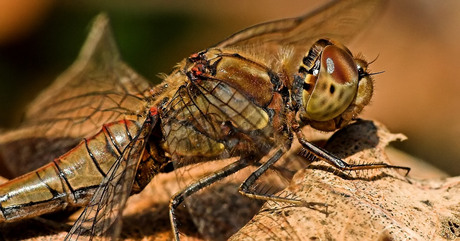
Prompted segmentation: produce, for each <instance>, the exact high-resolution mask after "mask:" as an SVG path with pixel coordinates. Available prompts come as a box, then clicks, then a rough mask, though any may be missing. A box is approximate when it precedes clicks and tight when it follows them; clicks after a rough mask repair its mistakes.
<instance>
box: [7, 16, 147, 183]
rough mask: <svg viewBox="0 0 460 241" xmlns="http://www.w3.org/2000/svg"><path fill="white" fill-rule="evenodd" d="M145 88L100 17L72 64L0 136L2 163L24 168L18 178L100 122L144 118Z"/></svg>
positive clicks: (97, 126) (106, 19) (99, 126)
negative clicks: (22, 117) (19, 120)
mask: <svg viewBox="0 0 460 241" xmlns="http://www.w3.org/2000/svg"><path fill="white" fill-rule="evenodd" d="M148 89H149V84H148V82H147V81H146V80H145V79H144V78H142V77H141V76H139V75H138V74H136V72H135V71H134V70H132V69H131V68H130V67H129V66H127V65H126V64H125V63H124V62H123V61H122V60H121V59H120V55H119V53H118V49H117V47H116V44H115V41H114V39H113V36H112V33H111V31H110V27H109V21H108V18H107V16H105V15H99V16H98V17H97V18H96V19H95V21H94V24H93V26H92V29H91V31H90V34H89V36H88V38H87V40H86V43H85V44H84V46H83V48H82V50H81V52H80V55H79V57H78V58H77V60H76V61H75V63H74V64H73V65H72V66H71V67H70V68H69V69H67V70H66V71H65V72H64V73H63V74H62V75H61V76H59V77H58V78H57V79H56V80H55V82H54V83H53V84H52V85H51V86H50V87H48V88H47V89H46V90H44V91H43V92H42V93H41V94H40V95H39V96H38V97H37V98H36V99H35V100H34V101H33V103H32V104H31V105H30V106H29V108H28V110H27V113H26V115H25V120H24V123H23V124H22V125H21V126H20V127H19V128H18V129H16V130H13V131H10V132H7V133H5V134H3V135H1V136H0V160H1V159H3V160H1V161H3V162H4V163H5V165H13V164H11V163H15V165H17V166H20V167H23V168H24V169H25V170H13V171H12V172H14V173H15V174H16V175H17V174H21V173H24V172H26V171H30V169H34V168H36V167H39V166H41V165H43V164H44V163H47V162H49V161H50V160H52V159H54V158H55V157H57V156H59V155H61V154H63V153H65V152H66V151H68V149H69V147H72V146H74V145H75V144H76V143H78V141H80V140H81V139H82V138H83V137H88V136H92V135H94V134H95V133H97V131H98V130H99V129H100V128H101V126H102V125H103V124H105V123H110V122H114V121H116V120H120V119H122V118H123V116H124V115H137V114H145V111H146V109H147V108H146V107H145V95H144V92H145V91H146V90H148ZM31 160H33V163H31V162H30V161H31ZM9 168H10V169H14V167H9Z"/></svg>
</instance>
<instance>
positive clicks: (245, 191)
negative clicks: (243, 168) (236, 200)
mask: <svg viewBox="0 0 460 241" xmlns="http://www.w3.org/2000/svg"><path fill="white" fill-rule="evenodd" d="M284 153H285V151H283V150H282V149H279V150H278V151H277V152H276V153H275V154H274V155H273V156H272V157H270V159H268V160H267V161H266V162H265V163H263V164H262V165H261V166H260V167H259V168H257V170H255V171H254V172H253V173H251V175H250V176H249V177H248V178H246V180H245V181H244V182H243V183H242V184H241V185H240V188H239V190H238V191H239V192H240V193H241V194H242V195H244V196H247V197H249V198H254V199H259V200H265V201H274V202H285V203H291V204H295V205H302V206H307V207H311V208H314V206H318V205H319V206H325V204H324V203H318V202H305V201H302V200H300V199H296V198H292V197H282V196H276V195H270V194H260V193H255V192H254V191H251V189H250V187H251V186H252V185H253V184H254V183H255V182H256V181H257V179H259V177H260V176H262V175H263V174H264V173H265V172H266V171H267V170H268V168H270V166H272V165H273V164H274V163H275V162H277V161H278V160H279V159H280V158H281V157H282V156H283V154H284Z"/></svg>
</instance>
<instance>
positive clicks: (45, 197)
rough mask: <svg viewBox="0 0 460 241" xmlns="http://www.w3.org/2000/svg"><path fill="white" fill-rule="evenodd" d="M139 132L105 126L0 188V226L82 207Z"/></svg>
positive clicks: (130, 126) (130, 125) (135, 127)
mask: <svg viewBox="0 0 460 241" xmlns="http://www.w3.org/2000/svg"><path fill="white" fill-rule="evenodd" d="M141 128H142V124H141V123H139V122H137V121H133V120H122V121H118V122H114V123H109V124H106V125H104V126H103V127H102V130H101V131H99V132H98V133H97V134H96V135H94V136H93V137H91V138H88V139H84V140H83V141H82V142H80V143H79V144H78V145H77V146H76V147H75V148H73V149H72V150H70V151H68V152H67V153H65V154H64V155H62V156H60V157H59V158H57V159H55V160H54V161H53V162H51V163H49V164H47V165H45V166H43V167H41V168H39V169H38V170H36V171H33V172H30V173H27V174H25V175H23V176H21V177H18V178H16V179H14V180H12V181H10V182H7V183H5V184H3V185H1V186H0V222H10V221H15V220H18V219H23V218H28V217H34V216H39V215H41V214H44V213H50V212H54V211H57V210H62V209H64V208H65V207H67V206H84V205H86V204H87V203H88V202H89V201H90V199H91V197H92V196H93V194H94V192H95V190H96V189H97V187H98V186H99V185H100V183H101V182H102V180H103V178H104V177H105V176H106V175H107V173H108V172H109V170H110V168H111V167H112V165H113V164H114V163H115V162H116V161H117V160H118V158H120V157H121V156H122V153H123V151H124V149H125V148H126V147H127V146H128V144H129V143H130V142H131V141H132V139H133V136H136V135H137V133H139V131H140V129H141Z"/></svg>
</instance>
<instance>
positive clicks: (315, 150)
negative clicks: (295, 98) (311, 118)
mask: <svg viewBox="0 0 460 241" xmlns="http://www.w3.org/2000/svg"><path fill="white" fill-rule="evenodd" d="M298 140H299V142H300V144H301V145H302V147H303V148H305V149H306V150H307V151H309V152H310V153H311V154H313V155H315V156H316V157H317V158H319V159H321V160H323V161H326V162H327V163H329V164H331V165H333V166H335V167H337V168H339V169H340V170H367V169H380V168H385V169H388V168H391V169H401V170H404V171H406V176H407V175H408V174H409V171H410V167H404V166H396V165H390V164H387V163H367V164H358V165H355V164H348V163H346V162H345V161H343V160H342V159H340V158H338V157H336V156H334V155H333V154H331V153H329V152H328V151H326V150H323V149H322V148H319V147H317V146H316V145H314V144H313V143H310V142H308V141H306V140H305V139H304V138H298Z"/></svg>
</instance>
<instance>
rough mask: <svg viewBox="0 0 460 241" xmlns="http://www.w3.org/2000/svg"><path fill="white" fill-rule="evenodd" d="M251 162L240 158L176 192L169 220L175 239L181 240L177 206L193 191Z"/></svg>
mask: <svg viewBox="0 0 460 241" xmlns="http://www.w3.org/2000/svg"><path fill="white" fill-rule="evenodd" d="M249 164H250V162H248V160H247V159H244V158H242V159H239V160H238V161H236V162H233V163H232V164H230V165H228V166H226V167H224V168H222V169H221V170H219V171H218V172H215V173H212V174H211V175H208V176H206V177H203V178H202V179H200V180H198V181H197V182H195V183H193V184H191V185H189V186H188V187H186V188H184V189H183V190H181V191H179V192H178V193H176V194H174V196H173V197H172V198H171V200H170V202H169V220H170V222H171V226H172V230H173V233H174V239H175V240H176V241H177V240H180V237H179V229H178V227H177V221H176V214H175V210H176V208H177V207H178V206H179V205H180V204H181V203H182V202H183V201H184V200H185V198H186V197H187V196H189V195H192V194H193V193H195V192H197V191H199V190H201V189H203V188H205V187H207V186H209V185H211V184H213V183H214V182H216V181H219V180H221V179H223V178H225V177H227V176H230V175H231V174H233V173H235V172H237V171H239V170H241V169H243V168H245V167H247V166H248V165H249Z"/></svg>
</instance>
